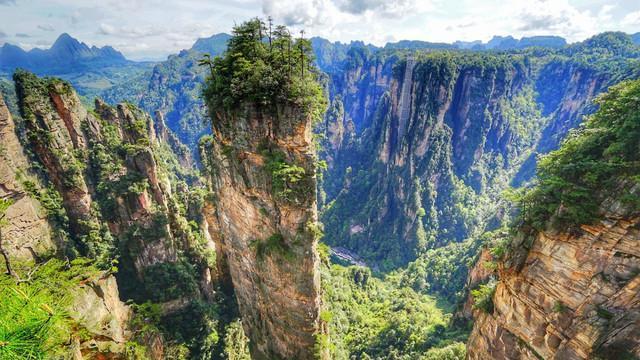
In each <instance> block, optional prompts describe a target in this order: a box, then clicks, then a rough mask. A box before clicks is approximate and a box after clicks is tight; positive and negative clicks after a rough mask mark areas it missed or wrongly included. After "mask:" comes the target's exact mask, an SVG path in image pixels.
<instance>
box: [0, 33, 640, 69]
mask: <svg viewBox="0 0 640 360" xmlns="http://www.w3.org/2000/svg"><path fill="white" fill-rule="evenodd" d="M229 38H230V35H229V34H226V33H219V34H215V35H212V36H211V37H208V38H200V39H198V40H197V41H196V42H195V43H194V44H193V46H192V47H191V50H196V51H199V52H211V53H213V54H220V53H222V52H223V51H224V49H225V48H226V41H227V40H228V39H229ZM631 38H632V39H633V41H634V42H635V43H636V44H640V33H636V34H632V35H631ZM312 41H313V42H314V43H316V44H318V43H322V42H330V41H328V40H325V39H323V38H319V37H316V38H313V39H312ZM330 43H331V42H330ZM355 43H358V42H355ZM334 44H336V45H340V44H343V43H340V42H335V43H334ZM343 45H345V46H346V45H348V44H343ZM565 45H567V41H566V40H565V39H564V38H562V37H560V36H531V37H523V38H521V39H516V38H514V37H512V36H494V37H493V38H492V39H491V40H489V41H488V42H486V43H483V42H482V41H480V40H476V41H456V42H454V43H452V44H449V43H435V42H427V41H420V40H401V41H397V42H390V43H387V44H386V45H385V46H384V48H385V49H470V50H513V49H523V48H527V47H534V46H540V47H548V48H561V47H563V46H565ZM367 46H368V47H370V48H371V49H376V48H378V47H376V46H374V45H367ZM135 63H137V62H135V61H131V60H127V59H126V58H125V56H124V55H123V54H122V53H121V52H119V51H118V50H117V49H114V48H113V47H112V46H104V47H100V48H99V47H96V46H89V45H87V44H85V43H84V42H81V41H79V40H77V39H75V38H74V37H72V36H71V35H69V34H67V33H63V34H61V35H60V36H59V37H58V39H57V40H56V41H55V42H54V43H53V45H51V47H50V48H48V49H41V48H33V49H31V50H29V51H25V50H23V49H22V48H20V47H19V46H17V45H13V44H10V43H5V44H4V45H3V46H2V47H0V74H2V73H11V72H12V71H14V70H15V69H16V68H24V69H27V70H31V71H34V72H36V73H39V74H65V73H73V72H76V71H79V70H83V69H84V70H88V69H96V68H100V67H108V66H116V65H131V64H135Z"/></svg>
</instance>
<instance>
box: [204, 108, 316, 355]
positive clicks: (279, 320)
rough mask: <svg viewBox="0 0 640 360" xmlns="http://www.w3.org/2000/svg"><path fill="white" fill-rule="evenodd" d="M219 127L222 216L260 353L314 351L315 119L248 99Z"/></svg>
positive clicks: (248, 326) (213, 163)
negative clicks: (272, 109)
mask: <svg viewBox="0 0 640 360" xmlns="http://www.w3.org/2000/svg"><path fill="white" fill-rule="evenodd" d="M213 130H214V131H213V140H212V141H211V143H210V144H209V146H210V148H209V152H208V154H207V157H208V163H209V164H210V175H211V185H212V189H213V191H214V193H215V198H214V201H213V204H215V209H216V210H215V219H214V222H216V223H218V224H220V225H219V231H220V233H221V234H222V236H221V242H222V243H221V249H222V252H223V253H224V254H225V256H226V261H227V265H228V268H229V272H230V275H231V279H232V282H233V288H234V291H235V295H236V298H237V299H238V305H239V307H240V313H241V314H242V317H243V325H244V326H245V331H246V332H247V334H248V335H249V337H250V339H251V346H252V354H253V355H254V357H255V358H256V359H273V358H281V359H294V358H295V359H307V358H311V357H312V352H313V347H314V334H315V331H316V329H317V327H318V318H317V317H318V308H319V297H318V295H319V285H320V279H319V275H318V272H317V268H318V256H317V254H316V240H317V239H316V238H315V236H316V235H315V233H314V232H313V228H314V227H315V226H316V225H315V222H316V220H317V214H316V210H315V209H316V203H315V201H316V194H315V180H314V176H315V165H314V157H313V155H312V149H313V147H312V143H311V119H310V118H309V117H308V116H306V115H304V114H303V113H301V112H300V110H299V109H296V108H294V107H283V108H281V109H279V110H278V112H277V114H271V113H269V112H266V111H264V110H262V109H259V108H256V107H255V106H252V105H250V104H246V105H244V106H243V107H242V108H241V109H239V110H238V111H236V112H235V113H233V114H229V115H228V116H221V117H219V118H218V119H217V121H216V122H214V128H213ZM294 169H295V170H296V171H298V170H299V172H298V173H299V176H300V177H299V178H298V177H293V175H294V174H293V173H289V172H288V171H289V170H294ZM296 176H297V175H296Z"/></svg>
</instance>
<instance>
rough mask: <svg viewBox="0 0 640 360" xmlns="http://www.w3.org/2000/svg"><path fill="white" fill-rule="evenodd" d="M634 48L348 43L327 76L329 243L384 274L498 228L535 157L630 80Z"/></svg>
mask: <svg viewBox="0 0 640 360" xmlns="http://www.w3.org/2000/svg"><path fill="white" fill-rule="evenodd" d="M618 46H620V48H618ZM634 49H636V48H635V47H634V45H633V44H632V43H630V40H629V39H628V37H625V36H624V35H623V34H608V35H605V34H603V35H602V36H599V37H594V39H590V40H588V41H585V42H584V43H581V44H576V45H575V46H574V47H572V48H570V49H566V50H558V51H554V52H553V53H540V52H535V51H521V52H515V53H459V52H446V53H444V52H440V51H430V52H428V53H419V52H409V51H372V50H370V49H369V48H366V47H364V46H359V45H358V44H354V45H352V46H351V47H350V48H349V50H348V51H347V52H346V54H345V56H344V58H343V59H342V60H340V62H339V63H338V64H333V66H327V67H326V70H327V71H328V72H329V78H330V81H329V89H330V95H331V101H332V104H331V106H330V109H329V111H328V112H327V116H326V117H325V123H324V124H323V126H322V127H321V129H320V130H321V132H322V133H323V134H324V135H325V137H326V140H325V141H324V147H325V148H324V150H323V153H322V157H323V159H326V160H327V163H328V165H329V169H328V171H327V172H326V174H325V179H324V180H323V183H322V189H321V190H322V191H321V200H322V202H321V205H322V206H323V208H322V211H321V219H322V221H323V222H324V223H325V225H326V229H327V231H326V237H325V241H327V243H328V244H330V245H335V246H341V247H346V248H348V249H349V250H351V251H354V252H356V253H358V254H359V255H360V256H362V257H363V258H365V259H366V260H368V262H369V263H371V264H374V265H377V266H378V267H379V268H381V269H385V270H386V269H392V268H396V267H398V266H402V265H404V264H406V263H408V262H411V261H414V260H416V258H418V257H420V255H421V254H424V253H425V251H428V250H429V249H437V248H441V247H443V246H447V245H448V244H450V243H452V242H456V243H457V242H462V241H464V240H466V239H469V238H477V236H478V235H479V234H481V233H482V232H483V231H484V230H485V229H488V230H491V229H492V228H495V226H496V225H497V224H499V223H500V222H501V221H502V219H504V214H505V211H504V208H503V205H504V204H502V203H501V202H500V200H499V199H500V196H499V194H500V193H501V192H502V190H504V189H505V188H507V187H508V186H509V185H510V183H511V184H515V185H519V184H522V183H525V182H527V181H529V180H530V179H531V178H532V177H533V175H534V169H535V159H536V156H537V155H538V154H543V153H547V152H549V151H551V150H553V149H556V148H557V146H558V145H559V143H560V142H561V140H562V139H563V138H564V137H566V135H567V134H568V133H569V130H570V129H573V128H575V127H576V126H578V124H579V123H580V121H581V119H582V116H583V115H585V114H589V113H592V112H593V110H594V109H595V107H594V106H592V105H591V101H592V100H593V99H594V98H595V97H596V96H597V95H598V94H599V93H601V92H602V91H604V90H606V88H607V86H609V85H611V84H613V83H615V82H617V81H620V79H624V78H628V77H633V76H634V75H633V74H634V73H635V72H637V70H635V67H634V65H633V64H634V61H636V60H635V59H636V58H637V56H638V55H637V50H634ZM594 54H606V55H602V56H595V55H594ZM594 57H595V58H597V61H594V62H591V63H590V62H588V61H585V60H584V59H585V58H594ZM325 195H326V196H325ZM362 199H366V201H363V200H362Z"/></svg>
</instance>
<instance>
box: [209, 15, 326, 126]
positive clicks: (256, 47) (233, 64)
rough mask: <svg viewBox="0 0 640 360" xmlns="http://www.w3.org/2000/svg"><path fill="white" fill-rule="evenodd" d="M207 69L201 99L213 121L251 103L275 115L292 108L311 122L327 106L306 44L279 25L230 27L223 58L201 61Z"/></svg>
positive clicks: (255, 22) (257, 22) (252, 22)
mask: <svg viewBox="0 0 640 360" xmlns="http://www.w3.org/2000/svg"><path fill="white" fill-rule="evenodd" d="M201 63H202V64H203V65H207V66H209V67H210V71H211V76H210V77H209V78H208V79H207V81H206V84H205V89H204V98H205V100H206V102H207V106H208V108H209V111H210V115H211V118H212V119H213V120H214V123H215V122H216V121H218V120H219V119H218V114H219V113H220V111H231V110H234V109H236V108H237V107H238V105H240V104H241V103H243V102H250V103H253V104H255V105H257V106H259V107H263V108H265V109H267V110H268V111H273V112H274V113H275V112H277V109H278V108H279V107H280V106H282V105H285V104H290V105H294V106H296V107H299V108H301V109H302V110H303V112H304V113H305V114H307V115H309V116H312V118H313V119H314V120H318V121H319V120H320V119H321V118H322V114H323V112H324V110H325V108H326V100H325V97H324V93H323V91H322V88H321V87H320V85H319V84H318V81H317V79H318V72H317V70H316V69H315V67H314V66H313V54H312V52H311V43H310V42H309V40H307V39H304V38H302V37H301V38H299V39H293V37H292V36H291V34H290V33H289V30H288V29H287V28H286V27H284V26H276V27H275V29H273V30H272V29H271V26H270V27H269V28H267V27H266V26H265V24H264V23H263V22H262V21H261V20H260V19H257V18H256V19H253V20H249V21H247V22H245V23H243V24H241V25H238V26H236V27H234V28H233V33H232V37H231V39H229V41H228V43H227V51H226V52H225V53H224V55H223V56H220V57H216V58H215V59H213V60H211V59H210V58H205V59H203V60H202V62H201Z"/></svg>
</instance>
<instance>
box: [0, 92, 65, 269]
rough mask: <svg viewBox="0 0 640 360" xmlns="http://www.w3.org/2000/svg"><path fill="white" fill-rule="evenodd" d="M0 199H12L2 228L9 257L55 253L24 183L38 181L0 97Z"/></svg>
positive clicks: (38, 207)
mask: <svg viewBox="0 0 640 360" xmlns="http://www.w3.org/2000/svg"><path fill="white" fill-rule="evenodd" d="M0 149H1V151H0V198H3V199H10V200H11V201H12V202H13V204H12V205H11V206H10V207H9V208H8V209H7V213H6V226H4V227H3V229H2V240H3V241H4V243H3V247H4V249H5V250H6V251H7V252H8V253H9V256H11V257H15V258H19V259H31V260H35V259H33V257H34V256H33V253H32V252H31V251H30V250H33V252H34V253H35V254H44V253H47V252H53V251H55V250H56V248H57V246H56V244H55V241H54V237H53V232H52V231H51V227H50V225H49V222H48V220H47V217H46V213H45V210H44V209H43V208H42V206H41V205H40V203H39V202H38V201H37V200H36V199H34V198H32V197H30V196H29V194H28V193H27V192H26V190H25V189H24V187H23V185H22V182H23V181H27V180H31V181H34V185H36V186H37V185H38V184H39V182H38V181H37V179H36V178H35V176H34V175H33V174H32V173H31V171H30V166H29V161H28V159H27V157H26V156H25V154H24V151H23V148H22V144H21V143H20V141H19V140H18V137H17V134H16V128H15V123H14V121H13V118H12V116H11V114H10V113H9V110H8V109H7V106H6V104H5V103H4V100H3V99H2V96H1V95H0Z"/></svg>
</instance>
